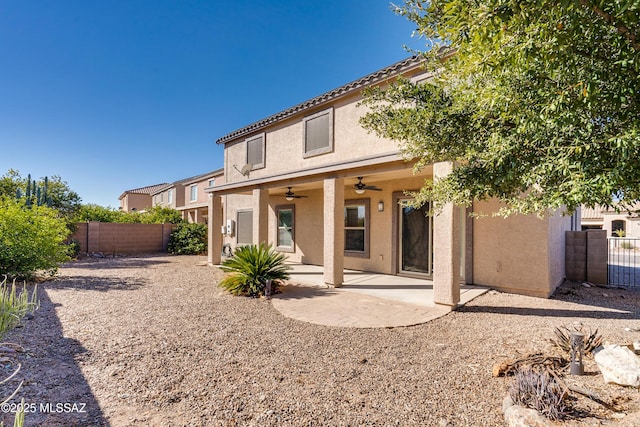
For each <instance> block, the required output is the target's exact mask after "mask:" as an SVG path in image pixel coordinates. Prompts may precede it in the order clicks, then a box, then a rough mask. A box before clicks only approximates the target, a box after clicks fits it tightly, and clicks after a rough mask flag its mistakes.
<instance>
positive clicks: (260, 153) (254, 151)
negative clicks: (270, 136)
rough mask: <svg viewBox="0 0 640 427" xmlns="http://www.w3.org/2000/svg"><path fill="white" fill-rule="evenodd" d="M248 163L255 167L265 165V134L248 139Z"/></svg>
mask: <svg viewBox="0 0 640 427" xmlns="http://www.w3.org/2000/svg"><path fill="white" fill-rule="evenodd" d="M247 163H250V164H251V165H252V166H253V169H256V168H262V167H264V135H260V136H258V137H257V138H251V139H247Z"/></svg>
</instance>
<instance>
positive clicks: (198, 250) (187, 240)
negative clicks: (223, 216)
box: [167, 223, 207, 255]
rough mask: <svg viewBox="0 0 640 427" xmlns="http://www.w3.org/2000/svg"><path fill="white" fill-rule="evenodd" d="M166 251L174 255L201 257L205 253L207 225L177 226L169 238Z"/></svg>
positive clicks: (185, 224)
mask: <svg viewBox="0 0 640 427" xmlns="http://www.w3.org/2000/svg"><path fill="white" fill-rule="evenodd" d="M167 251H168V252H169V253H170V254H174V255H201V254H204V253H205V252H207V225H206V224H199V223H192V224H187V223H184V224H178V226H177V227H176V228H175V229H174V230H173V231H172V232H171V235H170V236H169V244H168V246H167Z"/></svg>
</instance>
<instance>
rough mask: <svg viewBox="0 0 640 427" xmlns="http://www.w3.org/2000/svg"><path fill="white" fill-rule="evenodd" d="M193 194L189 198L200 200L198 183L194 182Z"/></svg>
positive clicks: (191, 189)
mask: <svg viewBox="0 0 640 427" xmlns="http://www.w3.org/2000/svg"><path fill="white" fill-rule="evenodd" d="M190 191H191V194H190V198H189V200H190V201H192V202H195V201H196V200H198V184H193V185H192V186H191V188H190Z"/></svg>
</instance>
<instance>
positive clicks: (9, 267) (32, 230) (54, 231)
mask: <svg viewBox="0 0 640 427" xmlns="http://www.w3.org/2000/svg"><path fill="white" fill-rule="evenodd" d="M68 235H69V230H68V228H67V227H66V223H65V221H64V219H62V218H60V216H59V214H58V212H57V211H56V210H55V209H53V208H49V207H47V206H37V205H34V206H31V207H27V206H26V204H25V202H24V201H23V200H15V198H7V197H0V276H1V275H7V276H9V277H14V278H25V279H29V278H31V277H33V276H34V275H35V274H36V273H38V272H43V273H45V274H51V275H53V274H54V273H55V272H56V271H57V269H58V265H59V264H60V263H62V262H65V261H68V260H69V256H68V255H67V246H66V245H65V244H64V242H65V240H66V238H67V236H68Z"/></svg>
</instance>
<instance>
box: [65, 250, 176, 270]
mask: <svg viewBox="0 0 640 427" xmlns="http://www.w3.org/2000/svg"><path fill="white" fill-rule="evenodd" d="M166 256H167V254H152V255H144V256H140V257H138V256H134V255H132V256H126V257H125V256H116V257H112V256H105V257H82V258H79V259H78V260H75V261H71V262H69V263H67V264H65V267H78V268H88V269H112V268H118V269H122V268H144V267H150V266H153V265H160V264H169V263H170V261H167V260H165V259H162V258H163V257H166Z"/></svg>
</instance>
